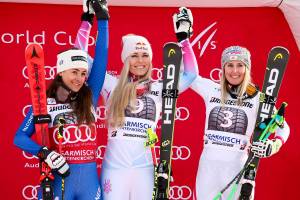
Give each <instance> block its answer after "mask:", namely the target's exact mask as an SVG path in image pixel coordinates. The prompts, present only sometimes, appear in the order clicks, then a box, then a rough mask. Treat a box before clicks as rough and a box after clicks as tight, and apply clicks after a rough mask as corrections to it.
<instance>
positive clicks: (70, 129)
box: [53, 124, 96, 145]
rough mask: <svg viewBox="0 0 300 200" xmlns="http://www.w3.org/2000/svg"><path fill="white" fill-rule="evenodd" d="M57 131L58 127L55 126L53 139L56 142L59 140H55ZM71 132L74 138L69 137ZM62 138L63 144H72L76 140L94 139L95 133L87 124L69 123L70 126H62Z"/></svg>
mask: <svg viewBox="0 0 300 200" xmlns="http://www.w3.org/2000/svg"><path fill="white" fill-rule="evenodd" d="M92 126H95V125H92ZM57 132H58V128H56V129H55V130H54V133H53V139H54V142H55V143H56V144H59V142H58V141H57V137H56V136H57V134H58V133H57ZM72 134H73V135H74V136H75V138H71V135H72ZM63 138H64V141H63V142H62V144H63V145H64V144H74V143H77V142H87V141H95V140H96V134H93V132H92V130H91V128H90V127H89V126H88V125H85V124H82V125H80V127H78V126H74V125H70V126H67V127H64V131H63Z"/></svg>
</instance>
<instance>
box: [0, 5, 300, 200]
mask: <svg viewBox="0 0 300 200" xmlns="http://www.w3.org/2000/svg"><path fill="white" fill-rule="evenodd" d="M0 10H1V14H0V16H1V18H0V20H1V29H0V47H1V48H0V55H1V66H2V68H1V69H2V70H1V71H2V76H1V84H0V85H1V89H2V96H1V105H2V111H1V114H2V116H1V136H2V138H1V140H0V152H2V154H1V170H0V173H1V178H2V181H1V186H0V188H1V191H2V192H1V193H0V197H1V199H22V200H36V199H38V189H39V182H38V181H39V161H38V159H37V158H36V157H35V156H32V155H30V154H29V153H26V152H24V151H22V150H20V149H18V148H17V147H15V146H14V145H13V139H14V136H15V133H16V130H17V129H18V128H19V126H20V124H21V123H22V121H23V120H24V117H25V115H26V113H27V112H28V110H29V108H30V106H31V105H30V103H31V101H30V92H29V84H28V72H27V66H26V63H25V59H24V50H25V47H26V46H27V44H28V43H32V42H36V43H39V44H41V45H42V46H43V48H44V51H45V68H46V80H47V84H49V83H50V82H51V81H52V80H53V79H54V77H55V75H56V67H55V65H56V56H57V54H58V53H59V52H61V51H63V50H66V49H68V48H71V47H72V46H73V45H74V42H75V37H76V33H77V29H78V28H79V25H80V18H81V12H82V7H81V6H72V5H47V4H12V3H0ZM191 10H192V12H193V17H194V25H193V29H194V34H193V36H192V37H191V38H190V41H191V44H192V46H193V50H194V52H195V55H196V58H197V62H198V65H199V73H200V75H201V76H202V77H205V78H209V79H211V80H213V81H214V82H217V83H219V82H220V78H221V76H222V70H221V64H220V63H221V53H222V51H223V49H224V48H226V47H228V46H232V45H240V46H244V47H246V48H247V49H249V51H250V52H251V62H252V67H251V68H252V71H251V75H252V79H253V82H254V83H256V84H257V85H260V86H261V85H262V82H263V78H264V71H265V68H266V62H267V54H268V52H269V50H270V49H271V48H272V47H274V46H279V45H280V46H284V47H286V48H287V49H288V50H289V51H290V55H291V56H290V60H289V63H288V67H287V71H286V74H285V77H284V79H283V83H282V87H281V91H280V94H279V99H278V102H282V101H287V102H288V104H289V106H288V107H287V109H286V121H287V122H288V124H289V126H290V130H291V133H290V137H289V139H288V141H287V143H286V144H285V145H284V146H283V147H282V149H281V151H280V152H279V153H278V154H276V155H274V156H272V157H271V158H268V159H262V162H261V164H260V168H259V171H258V174H257V179H256V186H255V191H256V193H255V199H256V200H266V199H272V200H282V199H295V197H296V195H297V194H296V192H297V190H298V186H299V184H298V180H300V173H297V172H298V169H299V168H300V159H299V158H300V157H299V148H297V141H299V140H300V135H299V134H297V132H296V128H295V127H296V123H297V122H296V120H295V119H297V118H298V116H297V113H298V112H299V109H298V106H297V105H298V99H300V96H299V92H297V89H296V87H297V85H298V82H299V81H298V80H297V77H298V68H299V60H300V59H299V58H300V56H299V52H298V49H297V46H296V43H295V40H294V39H293V35H292V33H291V31H290V28H289V26H288V24H287V22H286V20H285V18H284V15H283V14H282V12H281V11H280V10H279V9H278V8H267V7H264V8H191ZM109 11H110V16H111V18H110V20H109V53H108V55H109V58H108V67H107V68H108V72H109V73H110V74H115V75H118V74H120V71H121V69H122V62H121V38H122V36H123V35H126V34H129V33H134V34H137V35H142V36H145V37H146V38H147V39H148V40H149V41H150V43H151V46H152V49H153V55H154V56H153V69H152V80H153V81H160V80H162V79H163V72H162V66H163V62H162V55H163V52H162V50H163V45H164V43H166V42H172V41H173V42H175V41H176V36H175V34H174V30H173V22H172V15H173V14H174V13H175V12H177V11H178V8H165V7H161V8H156V7H151V8H150V7H149V8H147V7H110V8H109ZM95 21H96V20H95ZM96 35H97V23H96V22H94V25H93V27H92V31H91V36H90V38H89V50H88V51H89V54H90V55H91V56H92V57H94V48H95V41H96ZM99 37H100V36H99ZM296 70H297V71H296ZM278 105H279V104H278ZM95 111H96V118H97V122H96V129H97V138H95V135H91V134H90V132H89V131H88V129H82V130H80V131H79V130H75V132H76V131H77V132H76V135H75V136H74V137H69V135H68V134H66V135H65V137H66V138H65V141H67V140H68V141H70V142H74V141H85V140H93V141H97V150H96V153H95V155H94V156H95V158H96V160H97V164H98V165H97V166H98V169H99V174H100V176H101V163H102V160H103V158H104V154H105V149H106V144H107V124H106V119H107V110H106V107H105V105H104V104H103V101H102V100H99V104H98V105H97V107H96V108H95ZM160 121H161V120H160ZM204 121H205V105H204V103H203V100H202V98H201V97H200V96H199V95H197V94H196V93H195V92H193V91H192V90H187V91H185V92H184V93H182V94H180V96H179V98H178V101H177V105H176V113H175V133H174V146H173V147H172V152H173V154H172V168H173V169H172V171H173V178H174V181H173V182H172V183H171V188H170V199H172V200H192V199H193V192H194V188H195V181H196V174H197V170H198V165H201V163H199V158H200V155H201V151H202V149H203V143H204V141H203V137H204V127H205V124H204ZM160 123H161V122H159V123H158V125H157V132H158V134H159V136H160V131H161V125H160ZM73 128H74V127H73ZM71 129H72V127H70V130H71ZM159 149H160V147H159V144H157V146H156V147H155V152H156V156H157V158H159ZM221 176H222V174H220V177H221ZM67 187H68V186H67V185H66V188H67ZM297 197H298V195H297Z"/></svg>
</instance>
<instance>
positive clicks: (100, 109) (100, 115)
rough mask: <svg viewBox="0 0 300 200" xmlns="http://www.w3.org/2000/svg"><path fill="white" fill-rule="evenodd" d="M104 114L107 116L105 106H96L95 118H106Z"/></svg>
mask: <svg viewBox="0 0 300 200" xmlns="http://www.w3.org/2000/svg"><path fill="white" fill-rule="evenodd" d="M106 116H107V110H106V108H105V106H98V107H97V108H96V117H97V120H96V121H98V120H106Z"/></svg>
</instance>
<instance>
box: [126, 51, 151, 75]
mask: <svg viewBox="0 0 300 200" xmlns="http://www.w3.org/2000/svg"><path fill="white" fill-rule="evenodd" d="M150 64H151V60H150V56H149V54H148V53H146V52H136V53H133V54H131V56H130V57H129V71H130V73H131V74H133V75H135V76H137V77H142V76H144V75H146V73H147V72H148V70H149V67H150Z"/></svg>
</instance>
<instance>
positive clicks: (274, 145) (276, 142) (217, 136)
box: [191, 46, 290, 200]
mask: <svg viewBox="0 0 300 200" xmlns="http://www.w3.org/2000/svg"><path fill="white" fill-rule="evenodd" d="M195 64H196V63H194V64H193V65H195ZM221 66H222V77H221V82H220V84H217V83H215V82H213V81H211V80H210V79H206V78H203V77H201V76H198V77H197V78H196V79H195V81H194V82H193V83H192V85H191V88H192V89H193V90H194V91H195V92H196V93H198V94H199V95H200V96H201V97H202V98H203V99H204V102H205V106H206V120H205V132H204V133H205V134H204V148H203V151H202V154H201V157H200V161H199V166H198V173H197V178H196V193H195V199H199V200H212V199H213V198H214V197H215V196H216V194H218V192H220V191H221V190H222V189H223V188H224V187H225V186H226V185H227V184H228V183H229V182H230V181H231V180H232V179H233V178H234V177H235V175H236V174H237V173H238V172H239V171H240V170H241V169H242V168H243V165H244V163H245V162H246V160H247V158H248V150H249V146H250V139H251V136H252V133H253V130H254V128H255V120H256V116H257V110H258V105H259V95H258V93H259V91H258V89H257V88H256V87H255V86H254V84H253V83H252V82H251V75H250V74H251V59H250V52H249V51H248V50H247V49H246V48H244V47H240V46H231V47H228V48H226V49H225V50H224V51H223V53H222V58H221ZM289 132H290V130H289V127H288V125H287V124H286V123H284V128H278V129H277V131H276V134H275V137H274V139H272V140H268V141H267V142H266V143H263V142H257V143H254V144H253V145H252V147H251V150H252V151H253V152H254V153H255V155H256V156H257V157H269V156H271V155H273V154H275V153H277V152H278V151H279V149H280V147H281V146H282V144H284V143H285V141H286V140H287V139H288V136H289ZM242 182H243V181H242ZM230 190H231V188H229V189H228V190H227V191H226V192H224V194H223V195H222V199H223V198H224V199H226V198H227V197H228V195H229V194H228V193H229V191H230ZM239 191H240V186H239V189H238V191H237V192H236V196H235V197H234V199H238V196H239V194H240V192H239ZM251 196H252V198H253V197H254V194H252V195H251Z"/></svg>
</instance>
